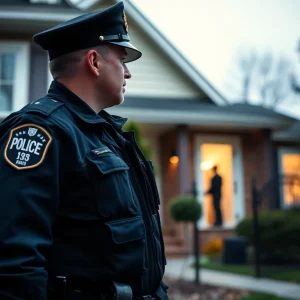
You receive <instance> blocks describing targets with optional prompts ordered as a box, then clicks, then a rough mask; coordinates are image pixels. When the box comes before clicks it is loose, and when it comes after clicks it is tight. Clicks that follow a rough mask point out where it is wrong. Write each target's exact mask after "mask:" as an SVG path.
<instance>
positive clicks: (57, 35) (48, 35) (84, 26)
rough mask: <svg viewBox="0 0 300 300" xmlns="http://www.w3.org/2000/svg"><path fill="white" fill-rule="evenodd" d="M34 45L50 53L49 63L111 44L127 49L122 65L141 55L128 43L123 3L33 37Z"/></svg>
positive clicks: (74, 19)
mask: <svg viewBox="0 0 300 300" xmlns="http://www.w3.org/2000/svg"><path fill="white" fill-rule="evenodd" d="M33 40H34V42H35V43H37V44H38V45H40V46H41V47H42V48H43V49H44V50H47V51H48V53H49V60H50V61H51V60H53V59H54V58H56V57H59V56H61V55H64V54H67V53H71V52H74V51H77V50H82V49H87V48H90V47H95V46H98V45H101V44H104V43H112V44H116V45H118V46H122V47H125V48H126V52H127V57H126V59H125V62H130V61H134V60H137V59H139V58H140V57H141V56H142V53H141V52H140V51H139V50H138V49H136V48H135V47H134V46H133V45H132V44H131V43H130V42H129V41H130V39H129V35H128V24H127V18H126V14H125V11H124V4H123V2H118V3H117V4H115V5H113V6H111V7H109V8H106V9H103V10H99V11H95V12H91V13H86V14H83V15H81V16H79V17H76V18H73V19H71V20H69V21H66V22H64V23H61V24H59V25H57V26H55V27H52V28H50V29H48V30H45V31H43V32H40V33H37V34H35V35H34V36H33Z"/></svg>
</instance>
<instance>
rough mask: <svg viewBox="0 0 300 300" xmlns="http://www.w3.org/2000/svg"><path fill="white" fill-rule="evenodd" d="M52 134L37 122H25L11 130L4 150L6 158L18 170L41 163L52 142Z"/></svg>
mask: <svg viewBox="0 0 300 300" xmlns="http://www.w3.org/2000/svg"><path fill="white" fill-rule="evenodd" d="M51 141H52V137H51V135H50V134H49V133H48V132H47V131H46V130H45V129H44V128H42V127H40V126H38V125H35V124H25V125H21V126H19V127H16V128H14V129H12V130H11V131H10V135H9V139H8V142H7V144H6V147H5V150H4V158H5V160H6V161H7V162H8V163H9V164H10V165H11V166H13V167H14V168H16V169H17V170H23V169H30V168H35V167H37V166H38V165H40V164H41V163H42V162H43V160H44V158H45V156H46V153H47V150H48V148H49V146H50V144H51Z"/></svg>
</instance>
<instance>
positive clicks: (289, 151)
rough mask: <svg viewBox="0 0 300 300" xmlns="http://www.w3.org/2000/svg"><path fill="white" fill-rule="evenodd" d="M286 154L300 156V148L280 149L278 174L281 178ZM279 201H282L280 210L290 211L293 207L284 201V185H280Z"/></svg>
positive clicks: (278, 152) (278, 153)
mask: <svg viewBox="0 0 300 300" xmlns="http://www.w3.org/2000/svg"><path fill="white" fill-rule="evenodd" d="M284 154H299V155H300V147H279V148H278V151H277V164H278V173H279V177H280V178H281V176H282V175H284V173H283V164H282V156H283V155H284ZM279 200H280V208H282V209H289V208H290V207H291V205H290V204H288V203H286V202H285V201H284V185H283V184H282V183H281V180H280V183H279Z"/></svg>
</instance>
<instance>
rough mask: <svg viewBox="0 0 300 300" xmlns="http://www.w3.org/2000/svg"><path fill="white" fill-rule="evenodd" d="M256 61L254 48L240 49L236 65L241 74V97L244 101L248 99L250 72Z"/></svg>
mask: <svg viewBox="0 0 300 300" xmlns="http://www.w3.org/2000/svg"><path fill="white" fill-rule="evenodd" d="M256 61H257V54H256V52H255V51H254V50H249V51H246V52H244V53H243V52H242V51H240V52H239V54H238V67H239V69H240V71H241V74H242V99H243V101H244V102H245V103H247V102H248V101H249V94H250V84H251V78H252V72H253V70H254V68H255V65H256Z"/></svg>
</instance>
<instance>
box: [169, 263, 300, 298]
mask: <svg viewBox="0 0 300 300" xmlns="http://www.w3.org/2000/svg"><path fill="white" fill-rule="evenodd" d="M191 262H192V260H191V259H189V260H187V261H186V262H185V261H184V259H168V264H167V266H166V272H165V275H166V276H168V277H172V278H182V279H185V280H194V279H195V270H194V269H193V268H191V267H189V266H190V265H191ZM200 281H201V282H203V283H207V284H211V285H218V286H224V287H233V288H238V289H246V290H252V291H257V292H265V293H270V294H274V295H277V296H281V297H286V298H290V299H300V284H295V283H288V282H285V281H278V280H271V279H256V278H253V277H250V276H244V275H235V274H230V273H225V272H218V271H212V270H204V269H203V270H201V271H200Z"/></svg>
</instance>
